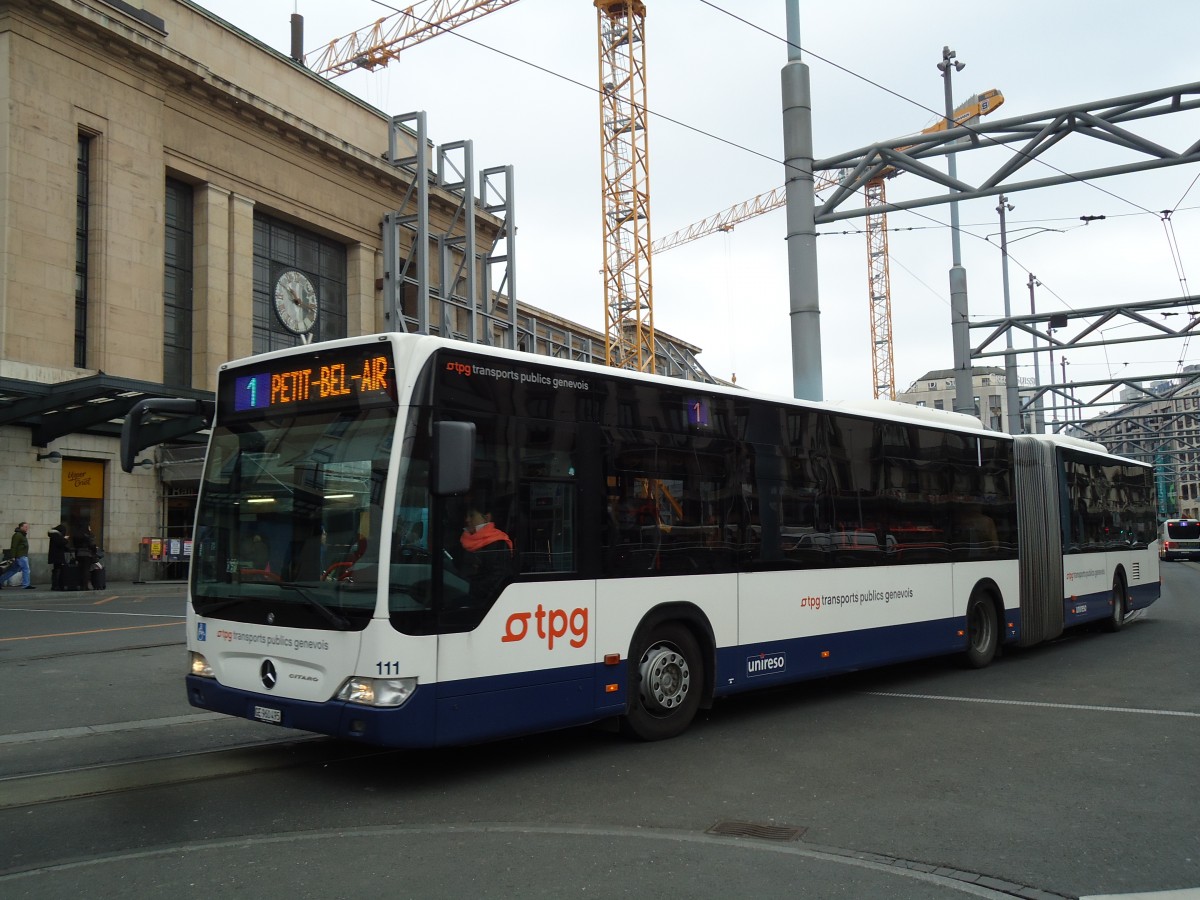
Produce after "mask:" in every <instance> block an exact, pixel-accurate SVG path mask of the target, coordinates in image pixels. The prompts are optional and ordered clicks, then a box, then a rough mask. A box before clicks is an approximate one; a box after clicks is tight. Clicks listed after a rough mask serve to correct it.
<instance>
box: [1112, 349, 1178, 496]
mask: <svg viewBox="0 0 1200 900" xmlns="http://www.w3.org/2000/svg"><path fill="white" fill-rule="evenodd" d="M1149 391H1150V392H1151V393H1152V394H1153V395H1154V396H1156V397H1161V398H1163V399H1152V400H1146V399H1144V398H1145V397H1146V394H1145V393H1143V392H1142V391H1139V390H1136V389H1133V388H1126V389H1125V390H1124V391H1122V392H1121V399H1122V400H1125V401H1127V402H1126V404H1125V405H1123V406H1121V407H1119V408H1118V409H1117V410H1116V411H1115V412H1114V413H1113V414H1112V415H1111V416H1108V417H1106V419H1107V420H1106V421H1105V422H1104V423H1103V427H1102V428H1101V429H1098V430H1097V433H1098V435H1099V438H1098V439H1099V440H1102V441H1103V442H1104V444H1105V445H1106V446H1107V447H1109V448H1110V449H1111V450H1112V451H1113V452H1114V453H1119V454H1121V455H1122V456H1129V457H1132V458H1134V459H1139V460H1142V461H1144V462H1148V463H1152V464H1153V465H1154V470H1155V481H1156V483H1157V486H1158V514H1159V518H1160V519H1168V518H1187V519H1195V518H1200V366H1188V367H1187V368H1185V369H1184V370H1183V371H1182V372H1181V373H1180V377H1179V378H1177V379H1175V380H1172V381H1164V382H1158V383H1155V384H1151V385H1149Z"/></svg>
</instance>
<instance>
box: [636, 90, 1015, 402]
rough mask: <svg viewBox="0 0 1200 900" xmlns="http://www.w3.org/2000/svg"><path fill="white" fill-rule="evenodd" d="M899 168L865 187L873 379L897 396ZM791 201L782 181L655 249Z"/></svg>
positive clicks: (993, 93)
mask: <svg viewBox="0 0 1200 900" xmlns="http://www.w3.org/2000/svg"><path fill="white" fill-rule="evenodd" d="M1003 103H1004V95H1003V94H1001V93H1000V91H998V90H996V89H995V88H993V89H991V90H988V91H983V92H981V93H979V94H975V95H973V96H972V97H970V98H969V99H968V100H966V101H964V102H963V103H961V104H959V106H958V107H957V108H956V109H955V110H954V124H955V125H965V124H971V123H973V122H975V121H977V120H978V119H979V117H980V116H986V115H989V114H990V113H993V112H995V111H996V110H997V109H999V108H1000V106H1001V104H1003ZM946 128H947V122H946V120H945V119H940V120H939V121H937V122H935V123H934V124H932V125H930V126H929V127H927V128H925V129H923V130H922V131H921V134H933V133H935V132H938V131H944V130H946ZM896 174H898V173H897V171H896V170H895V169H884V170H882V171H880V172H879V173H877V174H876V175H875V176H874V177H873V178H872V179H871V180H870V181H868V182H867V183H866V185H865V186H864V187H863V198H864V208H865V210H866V224H865V229H864V230H865V231H866V236H867V297H868V302H869V305H870V306H869V309H870V323H871V372H872V379H871V384H872V389H873V391H874V395H875V397H877V398H879V397H884V398H886V399H889V400H894V399H896V367H895V363H894V354H893V350H894V343H893V340H892V276H891V270H890V266H889V264H888V243H887V230H888V228H887V212H886V211H885V210H884V209H883V207H885V206H886V205H887V188H886V186H885V185H886V179H888V178H892V177H893V176H895V175H896ZM841 180H842V173H836V174H832V175H824V176H817V175H815V173H814V177H813V193H814V194H816V193H820V192H821V191H825V190H828V189H829V188H832V187H836V186H837V185H838V184H839V183H840V181H841ZM786 203H787V192H786V189H785V188H783V187H777V188H775V189H774V190H772V191H768V192H767V193H765V194H759V195H758V196H757V197H752V198H751V199H749V200H745V201H743V202H742V203H738V204H735V205H734V206H731V207H730V208H729V209H726V210H724V211H722V212H719V213H717V214H716V215H713V216H709V217H708V218H707V219H703V220H701V221H699V222H696V223H694V224H692V225H689V226H687V227H686V228H682V229H680V230H679V231H676V232H674V233H673V234H669V235H667V236H666V237H665V238H662V239H661V240H659V241H655V242H654V244H653V251H654V252H655V253H663V252H665V251H667V250H670V249H672V248H674V247H678V246H680V245H682V244H686V243H688V242H689V241H694V240H696V239H697V238H702V237H706V236H708V235H710V234H714V233H715V232H718V231H732V230H733V229H734V227H735V226H737V225H739V224H741V223H742V222H745V221H746V220H748V219H752V218H754V217H755V216H759V215H762V214H763V213H767V212H771V211H772V210H775V209H780V208H782V207H783V206H784V205H785V204H786Z"/></svg>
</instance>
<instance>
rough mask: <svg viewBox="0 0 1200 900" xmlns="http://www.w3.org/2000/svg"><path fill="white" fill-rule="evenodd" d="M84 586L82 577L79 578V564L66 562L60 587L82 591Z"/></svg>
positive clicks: (65, 589) (66, 589)
mask: <svg viewBox="0 0 1200 900" xmlns="http://www.w3.org/2000/svg"><path fill="white" fill-rule="evenodd" d="M85 587H86V585H84V583H83V579H82V578H80V573H79V566H77V565H75V564H74V563H68V564H67V565H66V566H64V567H63V583H62V589H63V590H64V591H82V590H84V589H85Z"/></svg>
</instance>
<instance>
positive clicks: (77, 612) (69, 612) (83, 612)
mask: <svg viewBox="0 0 1200 900" xmlns="http://www.w3.org/2000/svg"><path fill="white" fill-rule="evenodd" d="M0 612H24V613H48V614H50V615H54V616H133V617H134V618H135V619H186V618H187V616H168V615H164V614H162V613H123V612H106V611H105V610H102V609H19V608H16V607H12V606H5V607H3V608H0Z"/></svg>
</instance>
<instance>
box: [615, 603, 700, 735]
mask: <svg viewBox="0 0 1200 900" xmlns="http://www.w3.org/2000/svg"><path fill="white" fill-rule="evenodd" d="M634 658H635V659H636V660H637V668H636V671H635V673H634V678H635V683H634V684H633V685H631V688H632V689H633V690H634V694H633V697H632V698H631V699H630V701H629V712H628V713H626V714H625V716H624V717H623V718H622V719H621V731H622V732H624V733H625V734H627V735H629V736H631V737H635V738H638V739H639V740H643V741H662V740H666V739H667V738H673V737H675V736H676V735H678V734H682V733H683V731H684V730H685V729H686V728H687V727H688V725H690V724H691V722H692V719H693V718H695V716H696V710H697V709H699V708H700V695H701V694H702V693H703V687H704V660H703V658H702V657H701V654H700V645H699V644H698V643H697V642H696V638H695V637H694V636H693V635H692V633H691V632H690V631H688V629H687V628H685V627H684V626H683V625H680V624H679V623H677V622H668V623H666V624H663V625H659V626H658V627H657V628H655V629H654V630H653V631H652V632H651V633H650V638H649V640H647V641H646V642H645V643H644V645H643V646H641V647H639V648H637V650H635V657H634Z"/></svg>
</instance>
